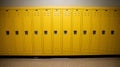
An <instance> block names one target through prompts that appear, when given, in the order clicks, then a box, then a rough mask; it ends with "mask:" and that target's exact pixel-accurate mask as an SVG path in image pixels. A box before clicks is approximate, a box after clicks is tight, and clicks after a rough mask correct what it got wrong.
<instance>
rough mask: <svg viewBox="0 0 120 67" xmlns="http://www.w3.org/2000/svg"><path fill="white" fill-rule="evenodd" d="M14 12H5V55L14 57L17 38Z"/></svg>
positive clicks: (10, 10)
mask: <svg viewBox="0 0 120 67" xmlns="http://www.w3.org/2000/svg"><path fill="white" fill-rule="evenodd" d="M13 17H15V15H14V10H12V9H9V10H5V18H4V25H5V26H4V30H3V32H4V37H3V38H5V40H4V44H3V45H4V47H5V53H6V54H5V55H14V53H15V50H16V49H15V47H16V46H15V42H14V41H15V37H14V29H15V27H14V23H15V22H14V18H13Z"/></svg>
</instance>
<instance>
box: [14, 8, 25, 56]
mask: <svg viewBox="0 0 120 67" xmlns="http://www.w3.org/2000/svg"><path fill="white" fill-rule="evenodd" d="M14 11H15V19H14V20H15V30H14V35H15V45H16V50H15V54H16V55H22V54H23V52H24V51H23V45H24V43H23V36H24V34H23V33H22V32H23V22H22V10H21V9H16V10H14Z"/></svg>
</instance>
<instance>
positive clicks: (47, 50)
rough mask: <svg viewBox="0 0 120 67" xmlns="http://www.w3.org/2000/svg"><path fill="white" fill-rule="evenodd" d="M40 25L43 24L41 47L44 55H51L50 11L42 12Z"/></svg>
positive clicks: (44, 10)
mask: <svg viewBox="0 0 120 67" xmlns="http://www.w3.org/2000/svg"><path fill="white" fill-rule="evenodd" d="M42 14H43V17H42V24H43V45H44V46H43V47H44V50H43V51H44V55H50V54H52V48H53V45H52V10H51V9H43V10H42Z"/></svg>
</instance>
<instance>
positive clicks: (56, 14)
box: [52, 8, 62, 55]
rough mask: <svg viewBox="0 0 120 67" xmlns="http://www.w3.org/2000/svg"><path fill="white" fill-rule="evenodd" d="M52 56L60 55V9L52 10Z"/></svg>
mask: <svg viewBox="0 0 120 67" xmlns="http://www.w3.org/2000/svg"><path fill="white" fill-rule="evenodd" d="M52 22H53V23H52V24H53V29H52V34H53V54H54V55H61V54H62V37H61V34H62V31H61V27H62V26H61V22H62V14H61V9H59V8H56V9H53V21H52Z"/></svg>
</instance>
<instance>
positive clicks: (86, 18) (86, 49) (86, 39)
mask: <svg viewBox="0 0 120 67" xmlns="http://www.w3.org/2000/svg"><path fill="white" fill-rule="evenodd" d="M90 26H91V9H83V22H82V32H83V35H82V48H81V52H82V54H83V55H88V54H90V46H91V43H90V41H91V38H90V37H91V34H90V32H91V30H90V29H91V27H90Z"/></svg>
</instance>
